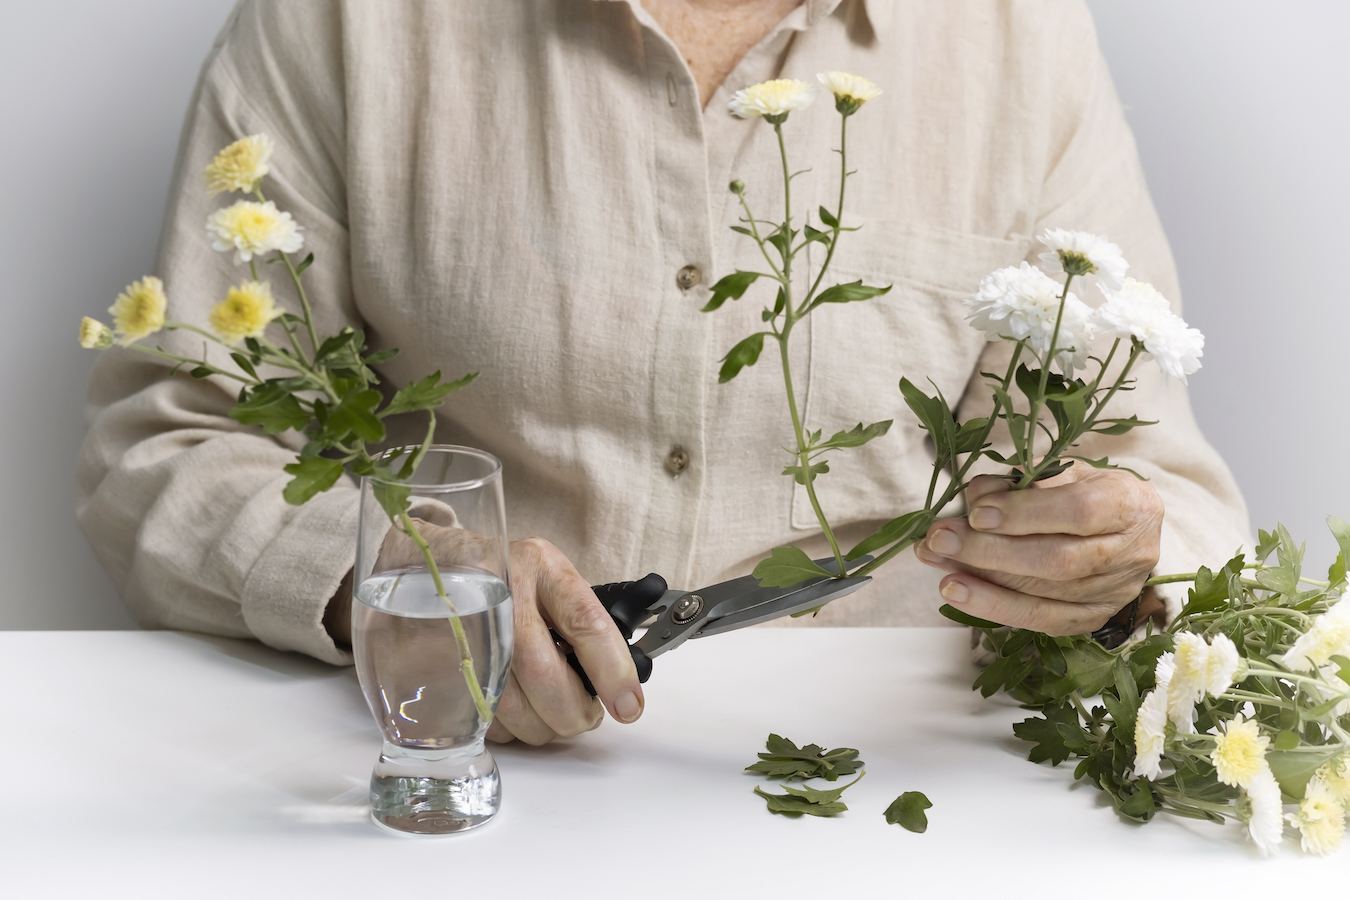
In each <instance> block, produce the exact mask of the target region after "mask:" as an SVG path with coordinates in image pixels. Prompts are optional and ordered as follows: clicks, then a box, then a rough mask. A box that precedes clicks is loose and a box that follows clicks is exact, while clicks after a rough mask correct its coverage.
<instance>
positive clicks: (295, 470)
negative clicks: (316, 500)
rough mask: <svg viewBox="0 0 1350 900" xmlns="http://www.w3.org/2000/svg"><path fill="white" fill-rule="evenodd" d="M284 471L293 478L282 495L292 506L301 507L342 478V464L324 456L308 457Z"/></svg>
mask: <svg viewBox="0 0 1350 900" xmlns="http://www.w3.org/2000/svg"><path fill="white" fill-rule="evenodd" d="M283 471H284V472H285V473H286V474H287V475H290V476H291V480H290V481H289V482H288V483H287V484H286V487H285V488H284V489H283V490H282V492H281V495H282V496H283V497H284V498H285V499H286V502H287V503H289V504H291V505H292V506H300V505H301V504H303V503H305V502H307V501H308V500H309V499H310V498H311V497H313V496H314V495H315V494H321V493H323V492H324V491H326V490H328V489H329V488H331V487H332V486H333V485H335V484H337V482H338V479H339V478H341V477H342V463H340V462H338V461H337V460H335V459H325V458H324V457H322V456H306V457H304V458H302V459H299V460H297V461H295V462H293V463H291V464H290V465H288V466H286V467H285V468H284V469H283Z"/></svg>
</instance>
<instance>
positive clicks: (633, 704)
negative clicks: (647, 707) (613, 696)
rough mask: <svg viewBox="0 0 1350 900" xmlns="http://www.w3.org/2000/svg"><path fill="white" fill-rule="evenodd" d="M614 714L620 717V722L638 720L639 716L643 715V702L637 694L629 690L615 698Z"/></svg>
mask: <svg viewBox="0 0 1350 900" xmlns="http://www.w3.org/2000/svg"><path fill="white" fill-rule="evenodd" d="M614 714H615V715H616V716H618V717H619V721H620V722H625V723H627V722H636V721H637V717H638V716H640V715H642V703H641V702H639V700H638V698H637V694H635V693H633V692H632V691H629V692H628V693H626V694H624V695H623V696H621V697H619V699H618V700H615V701H614Z"/></svg>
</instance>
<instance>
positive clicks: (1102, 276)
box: [1040, 228, 1130, 290]
mask: <svg viewBox="0 0 1350 900" xmlns="http://www.w3.org/2000/svg"><path fill="white" fill-rule="evenodd" d="M1040 240H1041V243H1042V244H1044V245H1045V246H1047V247H1049V248H1050V252H1048V253H1042V254H1041V263H1042V264H1043V265H1044V266H1045V270H1046V271H1047V272H1064V273H1066V274H1072V275H1096V276H1097V281H1098V282H1099V283H1100V284H1101V285H1102V286H1103V287H1104V288H1110V289H1111V290H1119V289H1120V285H1121V279H1123V278H1124V277H1125V272H1126V270H1128V269H1129V268H1130V264H1129V263H1127V262H1126V261H1125V257H1123V256H1121V255H1120V248H1119V247H1117V246H1116V245H1115V244H1113V243H1111V242H1110V241H1108V240H1107V239H1106V236H1105V235H1101V234H1090V233H1088V232H1086V231H1068V230H1066V229H1064V228H1047V229H1046V230H1045V232H1044V233H1043V234H1042V235H1041V238H1040Z"/></svg>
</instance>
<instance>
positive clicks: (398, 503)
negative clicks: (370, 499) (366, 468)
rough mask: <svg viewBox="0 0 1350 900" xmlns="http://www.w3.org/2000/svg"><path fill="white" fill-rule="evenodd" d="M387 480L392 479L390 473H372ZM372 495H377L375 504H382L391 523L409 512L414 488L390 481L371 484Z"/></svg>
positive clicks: (381, 506)
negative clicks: (409, 502) (409, 501)
mask: <svg viewBox="0 0 1350 900" xmlns="http://www.w3.org/2000/svg"><path fill="white" fill-rule="evenodd" d="M372 474H375V475H379V476H382V477H385V478H388V477H390V473H389V471H388V470H387V469H386V470H384V472H380V471H378V470H377V471H376V472H375V473H372ZM371 493H373V494H374V495H375V502H377V503H379V504H380V508H381V509H383V510H384V512H385V515H387V516H388V517H389V521H391V522H392V521H395V520H396V519H398V517H399V516H400V515H401V514H402V513H405V512H407V511H408V505H409V504H408V500H409V498H410V497H411V496H412V488H411V487H409V486H408V485H406V484H396V483H391V482H389V481H373V482H371Z"/></svg>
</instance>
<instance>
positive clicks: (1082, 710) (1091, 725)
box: [1069, 691, 1102, 740]
mask: <svg viewBox="0 0 1350 900" xmlns="http://www.w3.org/2000/svg"><path fill="white" fill-rule="evenodd" d="M1069 699H1070V700H1072V701H1073V705H1074V708H1075V709H1077V710H1078V715H1079V716H1081V717H1082V719H1083V721H1084V722H1085V723H1087V727H1088V730H1089V731H1091V732H1092V736H1093V737H1095V738H1097V739H1098V740H1100V739H1101V736H1102V730H1101V729H1100V728H1099V727H1097V723H1095V722H1093V721H1092V716H1091V715H1089V714H1088V711H1087V707H1086V706H1085V705H1083V698H1082V697H1080V696H1079V695H1078V692H1077V691H1071V692H1070V693H1069Z"/></svg>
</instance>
